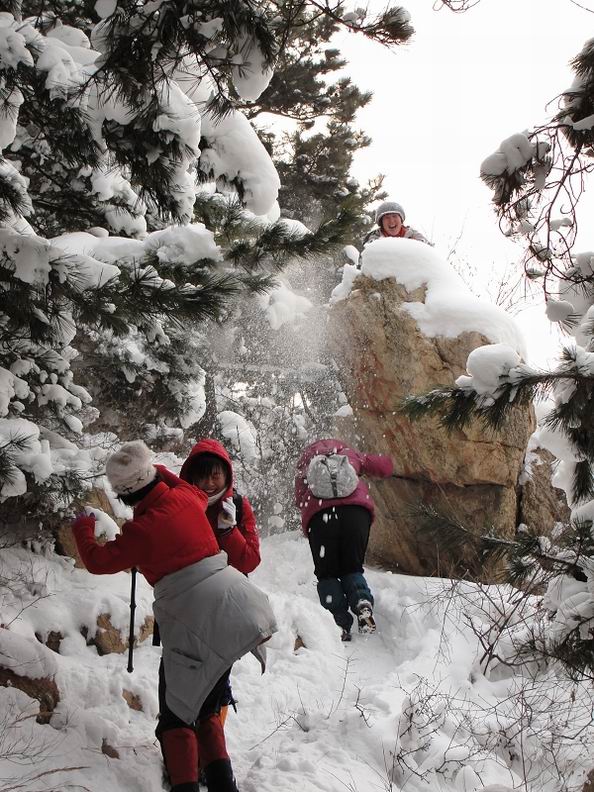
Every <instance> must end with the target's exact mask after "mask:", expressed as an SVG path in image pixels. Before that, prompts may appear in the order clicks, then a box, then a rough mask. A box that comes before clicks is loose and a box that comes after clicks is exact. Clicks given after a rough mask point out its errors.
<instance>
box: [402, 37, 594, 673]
mask: <svg viewBox="0 0 594 792" xmlns="http://www.w3.org/2000/svg"><path fill="white" fill-rule="evenodd" d="M573 68H574V72H575V78H574V81H573V84H572V85H571V87H570V88H569V89H568V90H567V91H566V92H564V93H563V94H562V96H561V98H560V100H559V111H558V113H557V114H556V116H555V117H554V118H553V119H552V120H551V121H550V122H548V123H546V124H543V125H541V126H539V127H537V128H536V129H535V130H533V131H532V132H528V133H521V134H516V135H513V136H511V137H510V138H508V139H507V140H505V141H504V142H503V143H502V144H501V146H500V147H499V150H498V151H497V152H495V154H493V155H491V156H490V157H488V158H487V159H486V160H485V161H484V162H483V164H482V168H481V172H482V176H483V179H484V180H485V181H486V182H487V183H488V184H489V185H490V186H491V187H492V188H493V190H494V199H493V200H494V203H495V205H496V208H497V211H498V213H499V216H500V218H501V222H502V225H503V227H504V230H505V232H506V233H507V234H509V235H512V236H518V237H524V238H526V240H527V242H526V256H525V259H524V267H525V271H526V274H527V276H528V277H529V278H531V279H533V280H535V279H536V280H539V281H540V282H541V283H542V287H543V293H544V297H545V302H546V312H547V316H548V318H549V319H550V320H551V321H552V322H555V323H558V324H559V325H560V326H561V328H562V329H563V330H564V331H565V333H566V334H567V336H568V342H567V343H565V344H564V347H563V350H562V353H561V356H560V362H559V364H558V365H557V366H556V367H555V368H553V369H552V370H550V371H541V370H536V369H534V368H532V367H531V366H529V365H527V364H526V363H524V362H522V361H521V360H520V358H519V357H518V355H517V354H516V353H515V352H514V351H513V350H511V349H509V348H508V347H505V346H503V345H493V346H490V347H481V348H479V349H476V350H474V351H473V352H472V353H471V355H470V356H469V358H468V362H467V372H468V376H462V377H460V378H459V379H458V380H457V382H456V384H455V386H454V387H451V388H441V389H437V390H434V391H432V392H430V393H428V394H424V395H421V396H413V397H411V398H410V399H409V400H408V401H407V403H406V404H405V406H404V410H405V411H406V412H407V414H408V415H409V416H410V417H411V418H415V417H419V416H422V415H426V414H430V413H438V414H439V415H440V416H441V418H440V420H441V423H442V424H443V425H444V426H445V427H447V428H448V429H455V428H457V427H463V426H465V425H466V424H468V422H469V421H471V420H480V421H482V422H483V424H484V425H485V426H486V427H489V428H492V429H493V430H495V431H496V430H497V429H498V428H499V427H500V426H501V425H502V423H503V422H504V421H505V420H506V419H507V417H508V415H509V414H510V412H511V411H513V410H514V409H515V408H516V406H517V405H520V404H528V403H530V402H532V401H533V400H534V399H537V398H539V399H543V398H545V397H548V398H550V399H551V400H552V402H553V406H552V407H551V409H549V410H548V412H547V413H546V415H545V417H544V418H542V419H541V423H540V428H539V430H538V432H537V440H538V442H539V443H540V444H541V445H543V446H544V447H545V448H548V449H549V450H550V451H551V452H552V453H553V454H554V455H555V457H556V458H557V468H556V473H555V477H554V484H555V486H557V487H559V488H562V489H563V490H564V491H565V493H566V495H567V499H568V502H569V505H570V506H571V507H572V520H571V524H570V525H567V526H565V529H564V530H563V531H561V532H559V534H558V535H555V536H552V537H543V536H540V533H541V531H540V530H539V528H540V527H539V526H530V528H529V529H526V528H525V527H521V530H519V532H518V534H517V536H516V538H515V539H514V540H513V541H509V542H504V541H501V540H500V539H497V538H495V537H494V536H492V535H491V534H490V531H489V526H485V533H484V535H482V536H473V535H471V534H470V533H469V532H468V531H467V530H466V529H465V527H464V526H462V525H459V524H458V523H457V522H456V521H455V520H452V519H446V518H444V516H443V515H436V514H434V513H432V512H431V511H426V513H425V517H426V523H427V527H428V529H429V530H431V531H433V532H434V533H435V535H436V536H437V535H438V534H439V536H440V537H441V538H440V541H451V542H463V543H465V544H467V545H468V543H471V544H473V545H474V546H475V548H476V551H477V553H479V554H480V555H481V556H483V555H485V554H491V553H493V552H496V553H500V554H503V555H504V556H505V557H506V558H507V559H508V562H509V563H508V568H509V571H510V580H512V582H514V583H519V584H521V585H522V586H523V587H524V589H525V591H526V593H527V595H528V594H531V593H534V592H542V590H543V586H544V587H545V589H546V591H545V594H544V596H543V598H542V608H541V609H540V610H539V611H537V612H536V614H533V616H532V617H531V619H530V621H529V624H528V625H523V627H522V630H523V632H522V635H521V640H518V641H516V642H512V643H513V646H514V651H516V652H517V653H518V655H519V656H521V657H523V658H524V659H526V658H528V657H530V658H534V657H537V658H546V659H558V660H560V661H562V662H563V663H564V664H565V665H566V667H567V668H568V669H569V670H570V672H571V673H572V674H576V675H580V674H585V675H589V676H592V675H594V595H593V593H592V591H593V588H592V582H593V581H594V531H593V525H594V474H593V465H594V439H593V438H594V266H593V263H594V254H593V253H590V252H586V253H579V254H578V253H575V252H574V246H575V241H576V233H577V225H576V219H575V212H576V209H577V204H578V201H579V198H580V196H581V193H582V192H583V189H584V187H585V183H586V181H585V179H586V178H587V177H586V174H587V172H589V171H590V170H591V168H592V152H593V149H592V144H593V143H594V132H593V130H592V118H593V117H594V47H593V46H592V42H588V43H587V44H586V46H585V47H584V49H583V50H582V51H581V52H580V53H579V54H578V55H577V56H576V58H575V59H574V61H573ZM503 618H505V619H507V615H505V616H504V617H503ZM499 626H501V625H499ZM512 631H513V630H512ZM518 634H519V633H518Z"/></svg>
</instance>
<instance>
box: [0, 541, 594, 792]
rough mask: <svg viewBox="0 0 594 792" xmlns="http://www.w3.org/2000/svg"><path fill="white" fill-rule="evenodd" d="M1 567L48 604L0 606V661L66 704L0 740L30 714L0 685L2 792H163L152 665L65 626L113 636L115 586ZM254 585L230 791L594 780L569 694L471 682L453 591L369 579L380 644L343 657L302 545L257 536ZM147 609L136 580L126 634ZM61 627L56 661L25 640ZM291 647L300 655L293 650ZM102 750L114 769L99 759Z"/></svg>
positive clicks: (43, 566)
mask: <svg viewBox="0 0 594 792" xmlns="http://www.w3.org/2000/svg"><path fill="white" fill-rule="evenodd" d="M9 553H10V558H9V556H8V554H7V552H6V551H5V554H4V556H3V560H4V561H5V562H7V563H8V564H9V565H10V567H11V568H12V569H14V568H15V566H16V558H17V556H18V557H20V559H21V562H22V563H23V564H30V563H31V562H33V563H34V564H35V565H36V574H35V577H36V578H37V579H41V578H44V581H45V585H46V589H44V590H42V591H41V594H42V595H44V594H47V596H42V599H40V600H38V601H36V602H35V601H34V596H33V594H32V593H31V592H30V591H29V592H27V591H24V590H20V591H19V592H18V597H17V599H18V598H19V597H20V600H21V606H20V607H22V606H26V605H27V604H28V605H29V607H26V609H25V610H22V611H20V612H18V611H17V609H16V608H17V605H16V604H15V602H16V600H15V601H14V602H12V603H9V602H8V600H7V598H5V600H4V601H2V602H1V603H0V623H2V624H4V625H9V627H10V630H9V632H10V633H11V634H12V636H13V637H14V638H15V640H16V641H17V643H14V642H13V643H12V644H10V642H8V643H7V642H6V640H4V639H5V638H6V631H4V630H0V655H2V654H4V655H6V654H7V653H8V654H10V652H12V658H13V661H14V662H15V663H16V664H19V663H20V662H27V663H28V666H27V668H28V673H29V675H35V673H37V675H43V672H44V670H45V672H46V673H47V672H48V669H49V670H50V671H51V670H52V668H53V671H54V672H55V674H56V681H57V683H58V687H59V689H60V693H61V696H62V700H61V703H60V704H59V706H58V708H57V710H56V713H55V714H54V716H53V718H52V720H51V724H50V725H46V726H41V725H38V724H36V723H35V722H34V720H33V719H32V718H27V717H24V718H20V719H19V722H18V723H17V724H16V726H14V727H10V728H8V727H7V726H6V725H4V724H6V723H7V722H8V721H7V718H8V720H14V715H15V713H16V712H17V711H18V708H19V707H24V708H25V710H26V709H27V706H28V707H29V711H30V710H31V707H30V700H29V699H27V697H26V696H24V694H22V693H20V691H16V690H13V689H11V688H2V687H0V714H1V717H0V747H1V748H2V750H0V791H2V792H4V790H8V789H11V788H14V787H12V786H11V783H12V782H9V780H8V779H19V780H20V781H24V780H25V778H26V777H27V776H29V777H33V776H39V774H40V773H44V772H47V771H50V770H54V769H56V768H80V769H68V770H64V771H60V772H52V773H51V774H50V775H45V776H42V777H41V778H39V779H38V780H37V781H35V782H31V783H25V784H24V785H23V787H22V789H23V790H30V791H32V790H42V789H43V790H45V791H46V792H48V790H54V789H55V790H61V791H62V790H69V789H72V790H91V792H104V790H106V789H109V790H114V791H115V790H118V791H119V790H122V791H123V790H125V791H126V792H161V791H162V790H163V789H166V788H167V787H166V786H164V785H163V783H162V774H161V766H160V755H159V750H158V746H157V745H156V742H155V739H154V736H153V730H154V726H155V717H156V714H157V699H156V678H157V667H158V661H159V650H158V649H156V648H153V647H151V646H149V645H147V644H146V643H145V644H144V645H143V646H142V647H140V648H139V649H138V650H137V651H136V654H135V671H134V673H133V674H132V675H130V674H128V673H127V672H126V657H125V656H124V655H115V654H111V655H106V656H103V657H99V656H98V655H97V653H96V650H95V648H94V647H89V646H86V644H85V641H84V639H83V638H82V637H81V636H80V633H79V631H78V624H81V623H85V624H88V625H89V626H91V625H92V624H93V621H94V619H95V618H96V615H97V614H98V613H100V612H105V611H110V612H111V613H112V614H113V620H114V622H116V623H118V624H121V625H122V626H123V627H125V624H126V622H127V606H128V587H129V578H128V575H126V574H124V573H122V574H119V575H112V576H105V577H94V576H92V575H89V574H88V573H87V572H85V571H84V570H75V569H73V568H72V566H71V564H70V563H69V562H68V561H67V560H65V559H63V558H59V557H56V556H53V555H49V556H47V557H41V556H33V555H32V554H28V553H27V552H26V551H24V550H19V551H9ZM252 578H253V580H254V581H255V582H256V583H257V584H258V585H260V586H261V587H262V588H264V589H265V590H266V591H267V592H268V593H269V595H270V597H271V601H272V604H273V606H274V609H275V611H276V614H277V619H278V622H279V628H280V629H279V632H278V633H277V634H276V635H275V636H274V637H273V639H272V640H271V641H270V643H269V650H268V669H267V672H266V674H265V675H263V676H261V675H260V673H259V666H258V663H257V662H256V661H255V660H254V658H252V657H251V656H248V657H246V658H243V659H242V660H241V661H240V662H239V663H238V664H237V665H236V666H235V668H234V672H233V685H234V692H235V695H236V697H237V699H238V713H237V714H234V713H233V712H231V713H230V714H229V718H228V720H227V724H228V725H227V734H228V742H229V748H230V753H231V756H232V759H233V762H234V766H235V771H236V774H237V778H238V782H239V787H240V789H241V791H242V792H280V791H281V790H288V791H289V792H291V791H292V790H295V791H296V792H297V791H298V792H314V791H315V792H342V791H343V790H345V789H346V790H350V792H373V790H406V792H421V790H423V791H424V790H431V791H432V792H478V790H482V789H485V788H488V786H489V785H491V784H496V783H497V784H504V785H505V787H504V788H500V789H499V790H498V792H503V789H505V790H506V792H507V789H508V788H509V789H523V790H525V792H532V790H534V792H536V790H543V791H544V792H560V790H561V789H565V790H570V789H575V790H577V789H581V784H582V783H583V781H582V780H581V779H582V778H583V771H584V769H589V768H590V767H592V766H594V758H592V754H593V752H592V748H591V744H592V727H591V726H590V725H589V723H590V712H591V709H590V708H591V704H592V702H591V700H590V699H589V698H588V697H587V696H586V693H585V689H584V690H582V689H581V688H576V689H575V690H574V693H576V692H577V699H576V700H575V701H574V702H571V696H570V694H571V690H569V688H567V687H565V688H564V687H563V686H562V685H560V684H559V683H558V680H553V679H550V678H547V677H544V676H543V677H539V678H538V680H537V681H536V682H534V683H532V682H529V681H528V680H524V681H522V680H521V678H519V677H514V676H512V675H511V674H510V673H509V672H507V671H506V672H505V673H495V672H493V673H492V675H491V679H487V678H485V677H484V676H483V675H482V674H481V673H480V672H479V671H478V670H477V664H476V655H477V643H478V642H477V639H476V637H475V636H474V634H473V633H472V632H471V630H470V629H469V628H468V626H467V625H466V623H465V621H464V618H463V615H462V613H461V610H460V609H461V608H463V610H464V612H465V614H466V616H467V617H468V616H472V615H474V617H475V618H478V619H480V614H481V607H482V600H483V599H484V597H482V598H481V596H479V594H478V592H477V591H476V590H475V589H474V588H473V587H472V586H470V585H467V584H465V585H464V586H463V587H460V592H461V594H465V596H463V597H462V599H461V600H458V599H448V598H447V597H446V598H441V599H440V600H438V599H436V597H435V595H436V594H437V593H438V592H441V593H443V592H444V591H445V590H447V589H449V588H450V583H449V582H448V581H439V580H426V579H420V578H413V577H405V576H401V575H394V574H391V573H389V572H382V571H379V570H369V575H368V578H369V581H370V583H371V585H372V588H373V590H374V593H375V595H376V617H377V622H378V630H379V631H378V633H377V634H376V635H373V636H359V635H355V636H354V638H353V641H352V643H350V644H343V643H341V642H340V640H339V631H338V629H337V628H336V627H335V625H334V623H333V621H332V619H331V617H330V616H329V614H328V613H327V612H325V611H324V610H322V608H321V607H320V606H319V604H318V602H317V595H316V589H315V579H314V577H313V573H312V564H311V559H310V555H309V547H308V544H307V542H306V541H305V540H304V539H303V538H302V537H301V536H300V535H297V534H283V535H279V536H273V537H271V538H268V539H266V540H265V541H264V542H263V562H262V565H261V566H260V568H259V569H258V570H257V571H256V572H255V573H254V574H253V576H252ZM13 588H14V587H13ZM35 593H37V594H39V593H40V592H39V591H37V592H35ZM499 593H501V595H502V596H504V595H505V593H506V592H505V591H504V590H501V591H500V592H499V590H497V589H494V588H492V589H491V590H490V596H491V606H492V605H493V603H495V602H496V600H497V596H498V595H499ZM28 598H29V600H28ZM150 599H151V596H150V589H149V587H148V586H147V585H146V584H144V583H141V585H140V591H139V611H138V615H139V622H140V621H142V619H143V618H144V615H145V614H146V613H147V612H148V609H149V606H150ZM60 627H61V629H62V632H63V633H65V635H66V637H65V639H64V641H63V642H62V651H63V652H65V653H66V654H60V655H58V654H56V653H54V652H51V651H50V650H49V649H45V647H43V646H42V645H41V644H40V643H38V642H36V641H35V640H34V633H35V632H38V633H43V632H44V631H45V632H47V631H49V630H51V629H59V628H60ZM297 635H299V636H300V637H301V639H302V640H303V642H304V644H305V646H304V647H302V648H299V649H297V650H296V651H295V648H294V647H295V639H296V636H297ZM25 638H28V639H32V640H28V641H24V639H25ZM18 641H20V642H21V643H20V644H19V643H18ZM32 642H33V643H34V644H35V645H36V646H37V647H38V648H39V653H40V654H39V656H38V657H35V658H31V657H26V653H25V652H24V650H23V647H24V646H25V645H30V644H31V643H32ZM21 644H22V645H21ZM7 647H8V648H9V649H10V652H8V650H7ZM3 662H5V658H3ZM124 688H127V689H128V690H130V691H131V692H133V693H135V694H136V695H138V696H139V697H140V700H141V701H142V705H143V710H144V711H142V712H136V711H133V710H131V709H129V707H128V705H127V704H126V702H125V701H124V699H123V698H122V689H124ZM574 698H575V697H574ZM568 702H569V703H568ZM568 707H569V709H568ZM33 710H34V711H35V710H36V708H33ZM527 712H530V718H529V719H528V718H526V717H525V713H527ZM557 714H559V715H560V716H562V717H561V720H562V719H564V720H565V721H568V720H570V721H571V723H570V728H569V727H568V725H567V723H566V724H565V732H566V733H567V735H569V733H570V732H571V739H569V737H567V739H565V740H563V739H561V740H560V739H559V733H560V732H562V731H563V727H562V726H561V723H560V722H559V723H557V724H555V723H553V722H552V720H551V719H553V720H554V718H555V716H556V715H557ZM582 725H584V726H585V728H584V729H583V730H581V731H580V729H581V726H582ZM520 727H521V728H520ZM555 729H556V731H555ZM14 738H17V741H22V740H25V745H26V746H27V751H26V752H27V753H28V755H29V756H30V755H31V753H34V763H33V766H31V765H28V763H27V760H26V758H23V760H22V761H14V760H15V758H16V759H17V760H18V757H14V756H12V758H11V760H10V761H9V760H8V759H5V758H3V757H4V755H5V754H6V753H7V751H6V750H5V749H6V746H7V745H10V744H11V740H12V741H13V744H14ZM549 743H550V745H551V746H553V745H554V744H555V745H556V748H555V749H554V750H555V760H556V761H557V764H558V765H559V766H560V768H561V772H562V773H563V777H564V779H565V782H566V785H565V786H562V785H561V783H560V781H559V777H558V775H559V774H558V772H557V771H554V770H553V771H551V770H550V768H551V766H552V765H554V762H552V753H551V752H548V750H547V746H548V744H549ZM21 744H22V743H21ZM107 745H109V746H111V747H113V748H115V749H116V751H117V752H118V754H119V758H113V757H110V756H108V755H106V753H104V752H102V746H104V750H108V751H109V748H106V746H107ZM547 768H549V769H547ZM524 776H525V777H526V778H527V783H526V784H524V783H523V782H522V778H523V777H524ZM565 782H564V783H565ZM19 789H21V787H19Z"/></svg>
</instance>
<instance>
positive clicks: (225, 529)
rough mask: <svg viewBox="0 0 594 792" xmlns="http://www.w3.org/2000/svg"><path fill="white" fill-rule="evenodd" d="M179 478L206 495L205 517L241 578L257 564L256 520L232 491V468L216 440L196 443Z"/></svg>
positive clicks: (258, 560) (258, 545) (228, 457)
mask: <svg viewBox="0 0 594 792" xmlns="http://www.w3.org/2000/svg"><path fill="white" fill-rule="evenodd" d="M179 477H180V478H181V479H182V481H187V482H189V483H190V484H194V485H195V486H197V487H198V488H199V489H201V490H202V491H203V492H206V494H207V496H208V506H207V509H206V516H207V517H208V521H209V523H210V525H211V527H212V529H213V531H214V535H215V536H216V538H217V541H218V543H219V547H220V548H221V550H224V551H225V552H226V553H227V558H228V560H229V564H230V566H233V567H235V569H238V570H239V571H240V572H243V573H244V575H247V574H248V573H249V572H253V571H254V569H255V568H256V567H257V566H258V564H259V563H260V538H259V536H258V530H257V528H256V518H255V517H254V512H253V510H252V507H251V505H250V502H249V501H248V499H247V498H246V497H245V495H238V494H237V493H236V492H235V491H234V489H233V465H232V464H231V457H230V456H229V454H228V453H227V451H226V449H225V447H224V446H223V445H221V443H219V441H218V440H211V439H210V438H204V439H202V440H198V442H197V443H196V445H195V446H194V447H193V448H192V450H191V451H190V453H189V455H188V458H187V459H186V461H185V462H184V464H183V465H182V469H181V471H180V474H179Z"/></svg>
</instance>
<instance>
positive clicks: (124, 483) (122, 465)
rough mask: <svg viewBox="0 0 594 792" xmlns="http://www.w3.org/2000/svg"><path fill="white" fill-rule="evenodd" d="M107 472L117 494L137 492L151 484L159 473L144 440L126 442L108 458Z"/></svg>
mask: <svg viewBox="0 0 594 792" xmlns="http://www.w3.org/2000/svg"><path fill="white" fill-rule="evenodd" d="M105 472H106V474H107V478H108V480H109V483H110V484H111V488H112V489H113V491H114V492H115V493H116V494H117V495H130V494H131V493H132V492H137V491H138V490H140V489H142V488H143V487H146V486H147V484H150V483H151V481H152V480H153V479H154V478H155V476H156V473H157V471H156V470H155V466H154V465H153V463H152V455H151V451H150V449H149V448H148V446H147V445H146V444H145V443H144V442H143V441H142V440H133V441H132V442H130V443H124V445H123V446H122V447H121V448H120V450H119V451H116V453H115V454H112V455H111V456H110V457H109V459H108V460H107V465H106V466H105Z"/></svg>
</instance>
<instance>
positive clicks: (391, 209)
mask: <svg viewBox="0 0 594 792" xmlns="http://www.w3.org/2000/svg"><path fill="white" fill-rule="evenodd" d="M387 214H399V215H400V217H401V218H402V222H403V223H404V221H405V220H406V215H405V214H404V209H403V208H402V207H401V206H400V204H399V203H396V201H384V202H383V203H381V204H380V205H379V206H378V207H377V209H376V210H375V222H376V223H377V224H378V225H381V222H382V217H383V216H384V215H387Z"/></svg>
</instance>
